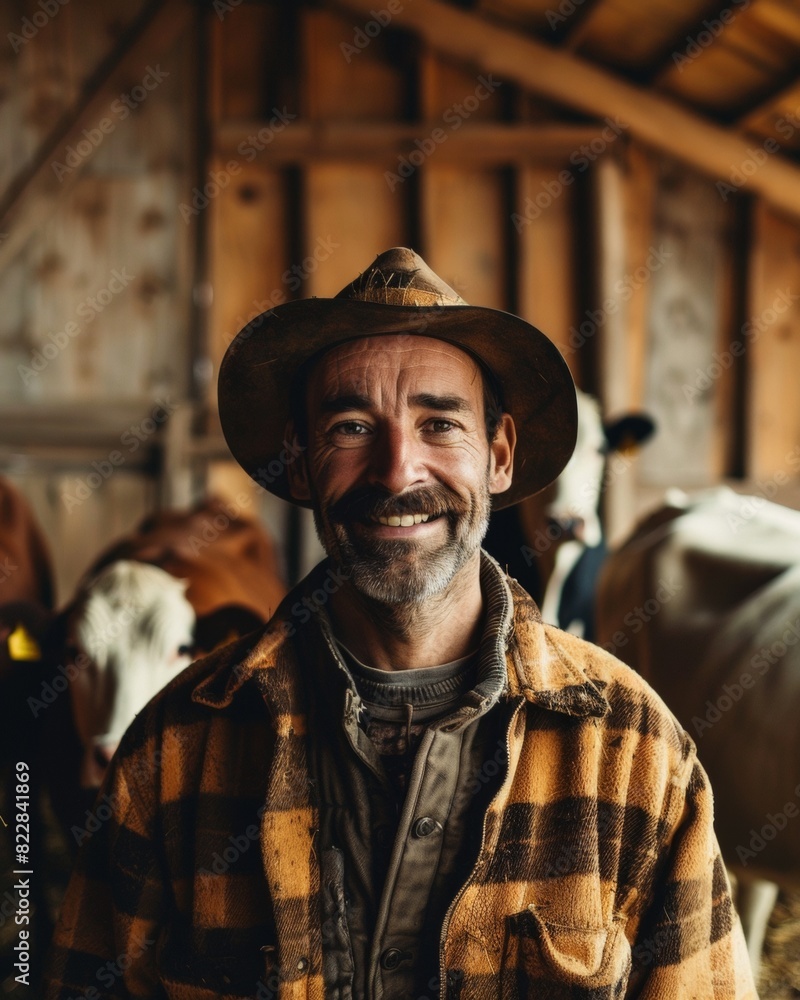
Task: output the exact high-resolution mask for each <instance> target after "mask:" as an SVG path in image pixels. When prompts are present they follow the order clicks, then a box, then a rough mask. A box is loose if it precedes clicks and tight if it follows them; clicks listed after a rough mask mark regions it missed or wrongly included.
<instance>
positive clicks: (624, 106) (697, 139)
mask: <svg viewBox="0 0 800 1000" xmlns="http://www.w3.org/2000/svg"><path fill="white" fill-rule="evenodd" d="M341 2H342V3H343V4H344V5H345V6H346V7H347V8H348V9H350V10H353V11H358V12H359V13H362V14H363V13H368V11H369V6H370V3H369V0H341ZM395 20H396V23H397V24H399V25H403V26H405V27H408V28H410V29H412V30H414V31H416V32H417V33H418V34H419V35H420V37H421V38H422V39H424V41H425V42H426V43H427V44H428V45H430V46H431V47H433V48H435V49H436V50H437V51H439V52H443V53H447V54H449V55H451V56H453V57H454V58H457V59H461V60H464V61H467V62H470V63H472V64H474V65H475V66H476V67H478V68H480V69H481V70H483V71H484V72H489V73H492V72H493V73H496V74H500V75H501V76H502V79H505V80H514V81H516V82H517V83H519V84H521V85H522V86H524V87H528V88H530V89H531V90H534V91H536V92H537V93H541V94H545V95H546V96H549V97H551V98H553V99H555V100H559V101H562V102H563V103H565V104H567V105H569V106H571V107H574V108H578V109H580V110H582V111H584V112H588V113H589V114H592V115H599V116H601V117H602V116H604V115H605V116H610V117H612V119H614V118H615V119H619V121H620V123H621V125H624V126H625V130H626V131H627V130H630V134H632V135H636V136H638V137H639V138H640V139H641V140H642V141H643V142H646V143H647V144H648V145H651V146H653V147H654V148H656V149H660V150H662V151H664V152H667V153H669V154H671V155H673V156H677V157H679V158H680V159H682V160H683V161H684V162H686V163H688V164H691V165H692V166H694V167H695V168H696V169H699V170H702V171H704V172H706V173H708V174H710V175H711V176H712V177H720V178H724V179H725V180H726V181H727V180H728V179H729V178H730V177H731V174H732V171H733V170H736V169H739V168H740V167H741V166H742V165H743V164H746V163H748V161H749V158H751V157H752V149H751V147H752V142H748V140H747V139H745V138H743V137H741V136H739V135H736V134H735V133H733V132H730V131H728V130H726V129H723V128H719V127H717V126H714V125H711V124H710V123H709V122H707V121H705V120H704V119H703V118H701V117H700V116H699V115H695V114H692V113H691V112H688V111H685V110H684V109H683V108H681V107H680V106H678V105H677V104H676V103H674V102H672V101H670V100H668V99H667V98H664V97H661V96H659V95H657V94H654V93H652V92H649V91H647V90H645V89H643V88H640V87H636V86H633V85H632V84H630V83H627V82H626V81H623V80H620V79H619V78H617V77H615V76H614V75H613V74H611V73H609V72H607V71H605V70H602V69H598V68H597V67H595V66H592V65H589V64H588V63H586V62H584V61H582V60H581V59H578V58H577V57H575V56H572V55H569V54H566V53H563V52H558V51H553V50H552V49H551V48H550V47H549V46H547V45H544V44H542V43H540V42H536V41H534V40H533V39H531V38H527V37H521V36H520V35H518V34H515V33H514V32H511V31H508V30H506V29H504V28H501V27H498V26H497V25H494V24H491V23H489V22H488V21H486V20H484V19H483V18H480V17H478V16H476V15H474V14H470V13H467V12H465V11H462V10H458V9H456V8H455V7H453V6H451V5H450V4H447V3H443V2H442V0H415V2H414V3H413V4H407V5H405V6H404V7H402V8H401V9H400V10H398V12H397V14H396V15H395ZM761 152H762V154H763V162H761V163H760V164H759V165H758V166H757V169H756V170H754V171H748V173H747V175H745V174H744V173H742V174H741V180H742V183H741V187H743V188H746V189H748V190H754V191H758V192H759V193H761V194H762V195H763V196H764V197H765V198H767V199H768V200H769V201H771V202H772V203H773V204H774V205H776V206H777V207H780V208H782V209H783V210H784V211H787V212H791V213H793V214H794V215H800V169H799V168H798V167H796V166H794V165H793V164H790V163H788V162H786V161H785V160H783V159H781V158H780V157H779V156H777V155H770V154H769V153H768V152H764V151H763V150H762V151H761Z"/></svg>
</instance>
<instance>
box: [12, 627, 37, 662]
mask: <svg viewBox="0 0 800 1000" xmlns="http://www.w3.org/2000/svg"><path fill="white" fill-rule="evenodd" d="M8 655H9V656H10V657H11V659H12V660H40V659H41V658H42V651H41V649H39V643H38V642H37V641H36V640H35V639H34V638H33V636H32V635H31V634H30V632H27V631H26V630H25V627H24V626H23V625H17V627H16V628H15V629H14V631H13V632H12V633H11V635H10V636H9V637H8Z"/></svg>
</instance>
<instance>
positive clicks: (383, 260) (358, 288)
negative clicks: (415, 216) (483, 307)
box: [335, 247, 467, 306]
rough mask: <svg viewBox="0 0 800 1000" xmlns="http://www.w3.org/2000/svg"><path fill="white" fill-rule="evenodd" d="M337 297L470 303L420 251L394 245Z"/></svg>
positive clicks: (401, 303)
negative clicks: (427, 261)
mask: <svg viewBox="0 0 800 1000" xmlns="http://www.w3.org/2000/svg"><path fill="white" fill-rule="evenodd" d="M335 297H336V298H337V299H353V300H356V301H359V302H377V303H381V304H382V305H390V306H465V305H467V303H466V302H465V301H464V299H462V298H461V296H460V295H459V294H458V292H456V291H455V290H454V289H452V288H451V287H450V286H449V285H448V284H447V282H446V281H442V279H441V278H440V277H439V275H438V274H436V273H435V272H434V271H432V270H431V268H430V267H428V265H427V264H426V263H425V261H424V260H423V259H422V257H420V256H419V254H417V253H414V251H413V250H409V249H408V248H407V247H393V248H392V249H391V250H386V251H385V252H384V253H382V254H379V255H378V256H377V257H376V258H375V260H374V262H373V263H372V264H371V265H370V267H368V268H367V269H366V270H365V271H362V273H361V274H359V276H358V277H357V278H356V279H355V281H352V282H351V283H350V284H349V285H347V287H345V288H343V289H342V290H341V292H339V294H338V295H336V296H335Z"/></svg>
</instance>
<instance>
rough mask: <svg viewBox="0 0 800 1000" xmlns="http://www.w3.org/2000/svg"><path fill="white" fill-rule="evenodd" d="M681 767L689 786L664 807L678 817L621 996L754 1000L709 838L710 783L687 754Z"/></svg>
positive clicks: (746, 962) (728, 891) (728, 895)
mask: <svg viewBox="0 0 800 1000" xmlns="http://www.w3.org/2000/svg"><path fill="white" fill-rule="evenodd" d="M687 739H688V738H687ZM687 763H688V765H689V767H690V771H689V780H688V783H687V784H686V786H685V792H684V793H683V800H682V802H681V801H676V802H674V803H673V804H672V808H671V809H670V812H671V813H672V814H675V813H677V816H678V819H677V822H676V823H673V824H672V829H671V832H670V833H669V835H668V837H667V840H666V844H665V851H664V857H663V858H662V862H661V865H660V866H659V869H660V870H658V871H657V875H656V880H655V884H656V886H657V889H656V891H655V893H654V897H653V899H652V900H651V901H650V905H649V906H648V909H647V912H646V913H645V914H644V915H643V919H642V921H641V923H640V924H639V926H638V932H637V934H636V937H635V940H634V941H633V947H632V962H633V967H632V974H631V979H630V988H629V990H628V993H627V996H628V997H629V998H632V997H636V998H639V1000H666V998H671V997H692V998H693V1000H753V998H755V1000H757V996H758V995H757V993H756V989H755V985H754V982H753V974H752V970H751V967H750V960H749V957H748V954H747V949H746V946H745V941H744V935H743V933H742V928H741V924H740V922H739V917H738V915H737V913H736V911H735V909H734V907H733V902H732V899H731V888H730V883H729V881H728V876H727V872H726V870H725V866H724V864H723V861H722V857H721V855H720V850H719V845H718V844H717V839H716V835H715V834H714V829H713V804H712V796H711V788H710V785H709V781H708V778H707V776H706V773H705V771H704V770H703V768H702V767H701V765H700V764H699V762H698V761H697V759H696V757H695V756H694V750H693V749H692V751H691V754H690V757H689V760H688V762H687ZM675 794H680V793H679V792H678V789H675ZM681 806H682V808H681Z"/></svg>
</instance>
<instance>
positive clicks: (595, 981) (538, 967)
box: [501, 907, 631, 1000]
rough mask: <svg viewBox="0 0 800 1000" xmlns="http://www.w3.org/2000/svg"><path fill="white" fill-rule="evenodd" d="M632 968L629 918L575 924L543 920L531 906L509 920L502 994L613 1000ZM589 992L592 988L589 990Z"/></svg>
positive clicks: (550, 999) (549, 999)
mask: <svg viewBox="0 0 800 1000" xmlns="http://www.w3.org/2000/svg"><path fill="white" fill-rule="evenodd" d="M630 970H631V948H630V943H629V942H628V939H627V938H626V937H625V934H624V921H623V920H616V921H614V922H613V923H611V924H610V925H609V926H608V927H597V928H595V927H573V926H569V925H566V924H557V923H553V922H551V921H548V920H544V919H543V918H542V917H541V916H540V915H539V914H538V913H536V911H535V910H534V909H532V908H530V907H529V908H528V909H527V910H523V911H522V913H515V914H513V915H512V916H510V917H509V918H508V920H507V929H506V941H505V947H504V951H503V970H502V976H501V979H502V985H501V995H502V997H503V998H504V1000H506V998H511V997H519V998H523V997H532V996H535V997H541V998H543V1000H544V998H546V1000H562V998H564V1000H567V998H578V997H580V998H581V1000H588V998H589V997H591V998H595V997H596V998H597V1000H601V998H602V1000H612V998H616V997H622V996H624V994H625V990H626V987H627V985H628V977H629V975H630ZM587 991H588V992H587Z"/></svg>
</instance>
